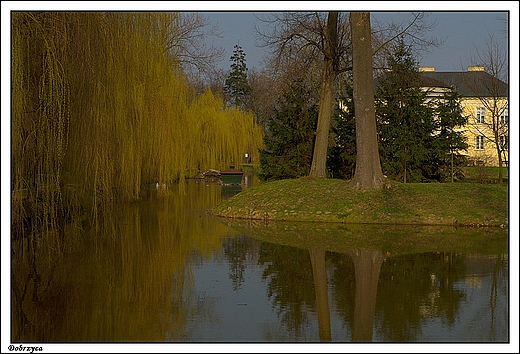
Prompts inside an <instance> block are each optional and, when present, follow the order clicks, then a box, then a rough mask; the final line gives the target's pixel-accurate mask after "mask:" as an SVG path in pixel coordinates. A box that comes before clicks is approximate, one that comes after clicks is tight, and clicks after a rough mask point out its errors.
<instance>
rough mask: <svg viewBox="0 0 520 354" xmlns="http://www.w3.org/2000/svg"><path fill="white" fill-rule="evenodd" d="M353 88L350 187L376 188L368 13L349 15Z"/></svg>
mask: <svg viewBox="0 0 520 354" xmlns="http://www.w3.org/2000/svg"><path fill="white" fill-rule="evenodd" d="M350 27H351V29H352V53H353V58H352V61H353V88H354V95H353V96H354V107H355V112H356V170H355V172H354V177H353V178H352V181H351V186H352V187H353V188H358V189H377V188H381V187H382V186H383V183H384V180H383V172H382V170H381V161H380V159H379V148H378V141H377V131H376V113H375V108H374V80H373V78H372V40H371V37H372V36H371V31H370V28H371V27H370V13H369V12H351V13H350Z"/></svg>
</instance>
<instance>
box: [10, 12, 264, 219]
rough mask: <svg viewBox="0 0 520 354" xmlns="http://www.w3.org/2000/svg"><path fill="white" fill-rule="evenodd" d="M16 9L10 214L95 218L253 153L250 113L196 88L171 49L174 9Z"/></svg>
mask: <svg viewBox="0 0 520 354" xmlns="http://www.w3.org/2000/svg"><path fill="white" fill-rule="evenodd" d="M12 18H13V21H12V53H13V56H12V68H13V72H12V80H13V95H12V96H13V97H12V101H13V106H12V107H13V122H12V142H13V149H12V153H13V166H12V167H13V169H12V170H13V176H12V195H13V223H15V224H21V223H22V221H23V220H29V222H34V221H35V219H36V217H38V218H40V219H41V222H40V224H50V223H48V222H47V221H50V220H55V219H56V218H59V217H60V215H67V214H70V215H71V216H73V214H74V212H76V214H77V213H79V212H82V213H84V212H85V210H88V209H90V210H91V211H92V212H93V214H94V215H95V214H97V212H98V208H99V207H100V206H101V207H105V206H107V205H109V202H110V201H114V200H136V199H138V198H139V197H140V195H141V192H142V188H143V186H145V185H146V184H150V183H155V182H159V183H168V182H171V181H177V180H182V178H184V177H185V176H186V175H192V174H194V172H198V171H199V170H205V169H209V168H218V169H223V168H227V166H228V165H229V164H230V163H231V162H234V163H235V164H239V163H240V161H241V158H242V157H243V156H244V154H245V153H249V154H250V156H252V158H253V161H258V151H257V150H258V148H259V147H260V146H261V145H262V133H261V130H260V128H259V127H258V126H257V125H256V124H255V123H254V116H253V114H252V113H249V112H247V113H244V112H241V111H239V110H236V109H230V108H224V104H223V102H222V100H221V99H220V98H218V97H215V96H213V95H212V94H211V92H210V91H208V92H206V93H205V94H204V95H202V96H201V97H198V98H197V97H192V96H191V94H190V93H189V92H190V91H189V90H188V86H187V84H186V82H185V81H184V79H183V76H182V73H181V72H180V71H179V68H178V67H177V59H176V58H175V56H174V55H173V54H171V53H173V51H172V49H171V48H173V47H174V44H175V38H171V33H176V31H175V28H176V27H178V26H179V23H180V22H179V14H176V13H171V12H164V13H163V12H161V13H154V12H143V13H137V12H132V13H124V12H114V13H110V12H109V13H103V12H85V13H82V12H59V13H48V12H43V13H39V12H30V13H23V12H17V13H13V17H12ZM177 32H178V31H177ZM166 46H168V48H166ZM40 216H41V217H40Z"/></svg>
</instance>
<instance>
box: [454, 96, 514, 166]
mask: <svg viewBox="0 0 520 354" xmlns="http://www.w3.org/2000/svg"><path fill="white" fill-rule="evenodd" d="M461 106H462V108H463V111H464V114H465V115H467V116H468V117H469V120H468V125H467V126H465V127H464V128H463V130H464V131H465V136H466V137H467V142H468V145H469V146H468V150H467V156H468V160H469V162H470V163H472V164H484V165H486V166H498V152H497V147H496V145H495V143H494V140H495V139H494V134H493V130H492V128H491V127H492V124H493V122H492V120H493V119H495V122H496V121H497V120H498V121H499V122H498V123H500V117H499V114H500V113H501V112H503V111H504V109H506V110H507V108H506V107H507V100H506V99H500V100H498V101H497V102H496V112H498V113H495V114H493V113H492V111H491V110H490V109H486V108H485V107H484V104H483V102H482V101H481V100H480V99H475V98H464V99H462V101H461ZM487 106H488V107H493V104H492V99H490V101H488V104H487ZM477 108H480V109H483V110H484V112H485V123H480V122H479V121H478V120H477V114H478V113H477ZM500 135H504V136H507V135H508V129H507V125H504V124H501V134H500ZM478 136H481V137H483V138H479V139H480V141H477V137H478ZM488 138H491V139H492V140H493V141H491V140H489V139H488ZM482 143H483V145H482ZM508 155H509V154H508V151H507V150H505V151H503V153H502V161H503V163H504V165H506V163H507V162H508V161H509V156H508Z"/></svg>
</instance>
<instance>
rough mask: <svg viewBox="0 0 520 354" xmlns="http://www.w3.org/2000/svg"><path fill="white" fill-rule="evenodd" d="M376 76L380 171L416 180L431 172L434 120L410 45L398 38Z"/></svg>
mask: <svg viewBox="0 0 520 354" xmlns="http://www.w3.org/2000/svg"><path fill="white" fill-rule="evenodd" d="M387 62H388V64H389V70H388V71H386V72H385V73H384V74H383V75H382V76H381V77H380V79H379V83H378V86H377V90H376V113H377V118H378V123H379V124H378V125H379V127H378V130H379V137H380V154H381V164H382V167H383V173H385V174H387V175H389V176H392V178H394V179H396V180H401V181H403V182H404V183H406V182H420V181H422V180H426V179H429V178H431V177H432V176H434V175H435V171H434V170H432V168H433V167H435V166H432V164H431V162H432V160H433V159H434V158H435V152H434V151H433V140H434V132H435V131H436V130H437V122H436V121H435V119H434V108H433V107H432V105H431V103H430V101H429V99H428V95H427V92H426V91H424V90H422V89H421V83H420V75H419V70H418V66H417V62H416V60H415V59H414V58H413V57H412V54H411V49H410V47H408V46H406V45H405V43H404V42H403V41H402V40H400V41H399V42H398V43H397V45H396V46H395V49H394V51H393V53H391V54H390V55H389V57H388V58H387Z"/></svg>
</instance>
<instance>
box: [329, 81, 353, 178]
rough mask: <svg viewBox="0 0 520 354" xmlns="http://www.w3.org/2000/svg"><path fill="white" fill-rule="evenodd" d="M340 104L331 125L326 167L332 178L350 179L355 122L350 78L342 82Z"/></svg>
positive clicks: (351, 174) (351, 175)
mask: <svg viewBox="0 0 520 354" xmlns="http://www.w3.org/2000/svg"><path fill="white" fill-rule="evenodd" d="M343 89H344V92H343V93H342V94H341V95H340V97H339V101H340V105H338V106H337V108H336V111H335V113H334V115H333V122H334V124H333V125H332V127H331V130H332V134H333V141H334V144H333V146H331V147H330V148H329V153H328V157H327V169H328V171H329V173H330V175H331V176H332V177H333V178H341V179H352V177H353V176H354V168H355V166H356V122H355V109H354V98H353V87H352V78H350V80H348V79H346V80H345V83H344V84H343Z"/></svg>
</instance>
